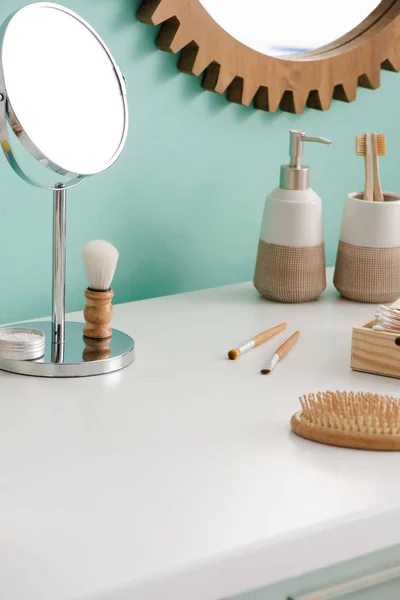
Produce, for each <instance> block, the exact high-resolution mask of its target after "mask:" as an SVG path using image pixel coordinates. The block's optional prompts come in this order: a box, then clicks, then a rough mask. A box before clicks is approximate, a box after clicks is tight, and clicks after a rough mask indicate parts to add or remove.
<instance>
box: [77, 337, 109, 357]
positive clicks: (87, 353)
mask: <svg viewBox="0 0 400 600" xmlns="http://www.w3.org/2000/svg"><path fill="white" fill-rule="evenodd" d="M83 341H84V342H85V349H84V351H83V354H82V358H83V360H84V361H85V362H90V361H92V360H104V359H105V358H108V357H109V356H110V354H111V349H110V342H111V338H110V337H109V338H105V339H95V338H88V337H85V336H84V337H83Z"/></svg>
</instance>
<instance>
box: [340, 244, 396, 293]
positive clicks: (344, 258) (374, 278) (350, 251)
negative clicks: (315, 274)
mask: <svg viewBox="0 0 400 600" xmlns="http://www.w3.org/2000/svg"><path fill="white" fill-rule="evenodd" d="M333 283H334V285H335V287H336V289H337V290H338V291H339V292H340V293H341V295H342V296H343V297H344V298H347V299H348V300H354V301H355V302H367V303H369V302H370V303H374V304H380V303H383V302H393V300H396V299H397V298H399V297H400V247H398V248H367V247H364V246H353V245H352V244H347V243H345V242H339V247H338V253H337V258H336V269H335V276H334V280H333Z"/></svg>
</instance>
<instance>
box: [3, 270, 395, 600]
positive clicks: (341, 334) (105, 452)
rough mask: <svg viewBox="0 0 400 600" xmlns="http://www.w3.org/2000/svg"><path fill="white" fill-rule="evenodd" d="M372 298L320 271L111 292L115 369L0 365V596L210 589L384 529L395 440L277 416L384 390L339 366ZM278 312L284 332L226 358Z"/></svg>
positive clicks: (352, 546)
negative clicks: (313, 277) (275, 287)
mask: <svg viewBox="0 0 400 600" xmlns="http://www.w3.org/2000/svg"><path fill="white" fill-rule="evenodd" d="M330 276H331V274H330ZM373 308H374V307H371V306H368V305H362V304H352V303H349V302H346V301H344V300H340V299H339V298H338V297H337V295H336V293H335V292H334V291H333V290H332V288H330V289H328V290H327V291H326V292H325V294H324V295H323V297H322V298H321V299H320V300H319V301H318V302H315V303H310V304H303V305H281V304H273V303H269V302H266V301H264V300H263V299H261V298H260V297H259V296H258V294H257V293H256V291H255V290H254V289H253V287H252V285H251V284H243V285H236V286H229V287H223V288H219V289H215V290H206V291H200V292H194V293H189V294H182V295H178V296H170V297H167V298H158V299H153V300H146V301H142V302H135V303H130V304H125V305H121V306H116V307H115V317H114V326H116V327H119V328H121V329H123V330H125V331H126V332H127V333H129V334H131V335H132V336H133V337H134V338H135V340H136V344H137V359H136V362H135V363H134V364H133V365H132V366H130V367H128V368H127V369H125V370H123V371H120V372H118V373H114V374H110V375H104V376H100V377H95V378H87V379H74V380H50V379H47V380H45V379H34V378H28V377H23V376H18V375H11V374H7V373H1V374H0V385H1V398H0V486H1V487H0V596H1V598H4V600H28V599H29V600H100V599H101V600H128V599H129V600H165V599H166V598H168V599H169V598H171V599H172V598H173V600H188V598H190V600H216V599H217V598H221V597H228V596H234V595H235V594H238V593H240V592H242V591H245V590H248V589H252V588H255V587H260V586H263V585H266V584H268V583H271V582H273V581H276V580H278V579H282V578H286V577H289V576H294V575H297V574H300V573H302V572H306V571H309V570H312V569H316V568H319V567H322V566H325V565H328V564H332V563H335V562H338V561H340V560H344V559H347V558H351V557H355V556H357V555H360V554H363V553H366V552H370V551H372V550H377V549H379V548H383V547H386V546H389V545H392V544H395V543H399V542H400V531H399V528H398V527H394V526H393V524H394V523H396V522H397V523H398V522H399V517H400V510H399V507H400V477H399V472H400V454H398V453H393V454H380V453H369V452H362V451H351V450H344V449H339V448H330V447H326V446H322V445H318V444H313V443H311V442H307V441H305V440H302V439H300V438H297V437H296V436H295V435H294V434H291V433H290V431H289V421H290V417H291V415H292V413H293V412H294V411H296V410H297V409H298V400H297V398H298V396H299V395H300V394H301V393H304V392H307V391H316V390H326V389H338V388H339V389H353V390H358V389H365V390H370V391H374V392H381V393H389V394H392V395H395V394H399V386H400V383H399V381H398V380H395V379H389V378H383V377H374V376H372V375H365V374H360V373H354V372H352V371H351V370H350V368H349V360H350V338H351V327H352V325H354V324H357V323H359V322H361V321H362V320H364V319H366V318H368V317H369V316H370V315H371V314H372V313H373ZM77 318H78V319H79V315H78V317H77ZM283 320H286V321H287V322H288V324H289V327H288V330H287V332H284V333H282V334H280V336H279V337H278V338H275V339H274V340H272V341H270V342H268V343H267V344H264V345H263V346H260V347H258V348H256V349H255V350H252V351H251V352H250V353H249V354H247V355H245V356H243V357H242V358H241V359H240V360H238V361H235V362H232V361H228V360H227V359H226V352H227V350H228V349H229V348H230V347H234V346H236V345H237V344H239V343H240V342H243V341H245V340H246V339H248V338H249V337H252V336H253V335H255V334H256V333H258V332H260V331H262V330H264V329H266V328H269V327H271V326H272V325H274V324H277V323H279V322H281V321H283ZM295 329H300V330H301V332H302V336H301V337H300V340H299V341H298V342H297V344H296V346H295V347H294V348H293V350H292V351H291V352H290V353H289V354H288V355H287V356H286V357H285V359H284V361H282V363H280V364H279V365H278V366H277V368H276V371H275V372H274V373H273V374H272V375H270V376H268V377H266V376H262V375H260V374H259V369H260V367H261V366H262V365H263V363H264V362H265V361H266V359H267V358H268V357H269V355H270V354H271V353H272V352H273V350H275V348H276V346H277V345H278V344H279V343H280V342H281V341H282V340H283V339H284V338H285V336H286V335H288V334H289V333H291V332H293V331H294V330H295ZM366 520H368V523H366Z"/></svg>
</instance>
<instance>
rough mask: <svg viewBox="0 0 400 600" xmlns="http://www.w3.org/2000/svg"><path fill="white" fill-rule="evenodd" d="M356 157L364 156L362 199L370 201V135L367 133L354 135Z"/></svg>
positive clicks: (371, 192)
mask: <svg viewBox="0 0 400 600" xmlns="http://www.w3.org/2000/svg"><path fill="white" fill-rule="evenodd" d="M356 156H364V159H365V187H364V195H363V199H364V200H369V201H372V200H373V187H372V173H371V135H370V134H369V133H359V134H358V135H356Z"/></svg>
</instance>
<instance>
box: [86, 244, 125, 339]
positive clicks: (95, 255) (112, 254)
mask: <svg viewBox="0 0 400 600" xmlns="http://www.w3.org/2000/svg"><path fill="white" fill-rule="evenodd" d="M118 256H119V254H118V250H117V249H116V248H114V246H113V245H112V244H110V242H106V241H105V240H95V241H93V242H89V243H88V244H86V246H84V247H83V248H82V258H83V263H84V266H85V271H86V275H87V278H88V282H89V287H88V288H87V289H86V290H85V296H86V306H85V309H84V311H83V314H84V317H85V321H86V324H85V327H84V329H83V335H84V336H85V337H88V338H95V339H105V338H109V337H111V335H112V329H111V326H110V322H111V318H112V304H111V300H112V298H113V296H114V292H113V291H112V289H111V282H112V279H113V277H114V273H115V269H116V268H117V262H118Z"/></svg>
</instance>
